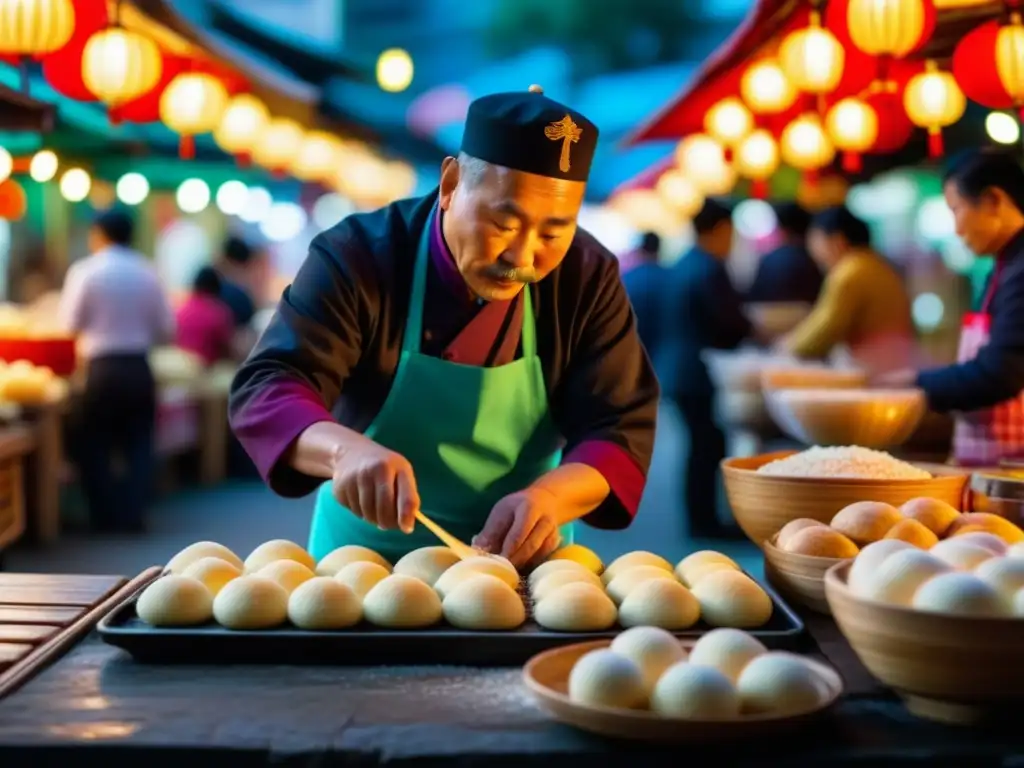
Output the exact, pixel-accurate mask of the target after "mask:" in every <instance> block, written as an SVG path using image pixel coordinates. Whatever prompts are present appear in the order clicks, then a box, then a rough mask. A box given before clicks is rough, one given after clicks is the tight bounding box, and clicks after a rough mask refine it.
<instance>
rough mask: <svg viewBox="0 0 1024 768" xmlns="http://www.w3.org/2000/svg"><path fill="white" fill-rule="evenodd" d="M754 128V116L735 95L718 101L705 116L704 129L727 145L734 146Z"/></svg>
mask: <svg viewBox="0 0 1024 768" xmlns="http://www.w3.org/2000/svg"><path fill="white" fill-rule="evenodd" d="M753 129H754V116H753V115H752V114H750V110H749V109H747V107H746V105H745V104H744V103H743V102H742V101H740V100H739V99H737V98H736V97H735V96H729V97H727V98H724V99H722V100H721V101H719V102H718V103H716V104H715V105H714V106H713V107H711V109H709V110H708V112H707V114H706V115H705V116H704V130H705V131H707V132H708V135H709V136H711V137H712V138H715V139H717V140H718V141H719V142H721V143H722V144H724V145H725V146H727V147H734V146H736V145H737V144H738V143H740V142H741V141H743V139H745V138H746V137H747V134H749V133H750V132H751V131H752V130H753Z"/></svg>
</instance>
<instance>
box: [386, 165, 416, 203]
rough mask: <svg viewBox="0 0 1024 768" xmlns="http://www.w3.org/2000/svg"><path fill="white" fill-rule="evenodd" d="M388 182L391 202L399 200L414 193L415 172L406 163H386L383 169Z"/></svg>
mask: <svg viewBox="0 0 1024 768" xmlns="http://www.w3.org/2000/svg"><path fill="white" fill-rule="evenodd" d="M384 174H385V176H386V177H387V180H388V189H389V192H390V197H391V200H401V199H403V198H406V197H409V195H411V194H412V193H413V192H415V191H416V181H417V179H416V171H415V170H413V168H412V166H410V165H409V164H408V163H403V162H401V161H399V160H395V161H393V162H390V163H388V164H387V165H386V166H385V168H384Z"/></svg>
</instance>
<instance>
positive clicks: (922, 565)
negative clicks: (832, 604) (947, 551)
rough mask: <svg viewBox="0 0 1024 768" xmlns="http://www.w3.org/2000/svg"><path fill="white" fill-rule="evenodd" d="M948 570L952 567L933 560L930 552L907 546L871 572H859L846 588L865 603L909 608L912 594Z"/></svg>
mask: <svg viewBox="0 0 1024 768" xmlns="http://www.w3.org/2000/svg"><path fill="white" fill-rule="evenodd" d="M864 551H865V552H866V551H867V550H866V549H865V550H864ZM859 560H860V558H858V561H859ZM855 565H856V563H855ZM950 570H952V566H951V565H950V564H949V563H947V562H945V561H944V560H940V559H939V558H937V557H935V555H933V554H932V553H931V552H924V551H922V550H920V549H916V548H914V547H909V546H908V547H907V548H906V549H903V550H900V551H898V552H893V553H892V554H891V555H889V556H888V557H887V558H885V559H884V560H883V561H882V562H881V564H880V565H879V566H878V567H877V568H875V569H874V570H872V571H867V572H865V573H863V574H862V575H861V576H860V578H859V579H858V581H857V582H856V583H855V584H851V585H850V588H851V589H852V590H853V592H854V594H857V595H859V596H860V597H864V598H867V599H869V600H878V601H880V602H883V603H890V604H893V605H910V603H911V601H912V600H913V599H914V593H915V592H917V590H918V588H919V587H920V586H921V585H922V584H924V583H925V582H926V581H928V580H929V579H930V578H932V577H934V576H938V575H939V574H940V573H946V572H947V571H950Z"/></svg>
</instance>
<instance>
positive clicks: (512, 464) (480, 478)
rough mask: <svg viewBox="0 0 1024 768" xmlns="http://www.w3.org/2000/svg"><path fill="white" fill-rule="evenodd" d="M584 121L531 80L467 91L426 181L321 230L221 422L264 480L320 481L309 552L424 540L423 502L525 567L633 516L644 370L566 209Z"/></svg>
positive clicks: (586, 155) (649, 399)
mask: <svg viewBox="0 0 1024 768" xmlns="http://www.w3.org/2000/svg"><path fill="white" fill-rule="evenodd" d="M597 133H598V131H597V128H596V126H594V125H593V124H592V123H591V122H590V121H588V120H587V119H586V118H585V117H583V116H582V115H580V114H579V113H577V112H575V111H573V110H571V109H569V108H567V107H565V106H563V105H561V104H559V103H558V102H555V101H553V100H551V99H549V98H547V97H546V96H544V95H543V93H542V92H541V91H540V89H539V88H536V87H531V89H530V90H529V91H528V92H519V93H504V94H496V95H492V96H487V97H484V98H481V99H479V100H477V101H475V102H473V104H471V105H470V108H469V113H468V115H467V119H466V126H465V131H464V136H463V141H462V149H461V152H460V153H459V155H458V157H448V158H445V160H444V162H443V164H442V166H441V181H440V186H439V188H438V190H436V191H435V192H433V193H432V194H430V195H428V196H426V197H424V198H419V199H413V200H403V201H399V202H396V203H392V204H391V205H388V206H386V207H385V208H383V209H381V210H379V211H376V212H373V213H368V214H362V215H355V216H350V217H348V218H346V219H345V220H344V221H342V222H341V223H339V224H338V225H336V226H335V227H333V228H331V229H329V230H327V231H326V232H323V233H321V234H320V235H319V236H317V237H316V238H315V239H314V241H313V243H312V245H311V246H310V252H309V256H308V258H307V259H306V261H305V263H304V264H303V265H302V267H301V269H300V270H299V272H298V274H297V275H296V277H295V280H294V282H293V283H292V284H291V286H290V287H289V288H288V289H287V290H286V291H285V293H284V295H283V297H282V299H281V301H280V303H279V305H278V308H277V311H276V313H275V315H274V317H273V319H272V320H271V321H270V324H269V327H268V328H267V330H266V331H265V332H264V334H263V336H262V337H261V339H260V340H259V342H258V343H257V345H256V348H255V349H254V350H253V352H252V354H251V355H250V356H249V359H248V360H247V361H246V362H245V364H244V365H243V366H242V368H241V370H240V371H239V372H238V375H237V377H236V379H235V382H234V386H233V388H232V393H231V424H232V427H233V429H234V431H235V434H237V435H238V437H239V439H240V440H241V442H242V444H243V445H244V446H245V447H246V450H247V451H248V452H249V454H250V456H251V457H252V458H253V460H254V462H255V463H256V465H257V467H258V468H259V469H260V472H261V474H262V475H263V477H264V478H265V480H266V481H267V483H268V484H269V485H270V487H271V488H272V489H273V490H274V491H276V492H277V493H279V494H281V495H283V496H302V495H305V494H308V493H310V492H312V491H314V490H317V489H319V491H318V495H317V502H316V509H315V514H314V519H313V528H312V531H311V534H310V542H309V548H310V551H311V552H312V554H313V555H314V556H315V557H318V558H319V557H323V556H324V555H325V554H327V553H328V552H330V551H331V550H333V549H335V548H336V547H339V546H342V545H345V544H361V545H363V546H366V547H370V548H372V549H374V550H376V551H378V552H380V553H381V554H383V555H384V556H385V557H388V558H390V559H395V558H398V557H401V556H402V555H403V554H405V553H406V552H409V551H411V550H413V549H417V548H419V547H422V546H427V545H432V544H436V543H437V541H436V539H435V538H433V536H432V534H431V533H430V532H429V531H428V530H426V529H425V528H424V527H423V526H421V525H416V523H415V513H417V512H418V511H422V512H423V513H424V514H425V515H427V516H428V517H430V518H432V519H433V520H435V521H436V522H437V523H438V524H440V525H441V526H442V527H444V528H446V529H447V530H449V531H450V532H451V533H453V534H454V535H456V536H458V537H459V538H461V539H462V540H463V541H470V540H472V541H473V543H474V544H475V545H476V546H478V547H480V548H481V549H485V550H487V551H490V552H495V553H501V554H503V555H504V556H506V557H508V558H509V559H511V560H512V562H513V563H515V564H516V565H518V566H524V565H526V564H528V563H531V562H536V561H537V560H539V559H540V558H543V557H544V556H546V555H547V554H549V553H550V552H551V551H552V550H553V549H554V548H556V547H557V546H558V545H559V544H560V543H566V542H568V541H571V539H572V527H573V523H574V521H576V520H579V519H585V520H586V521H587V522H589V523H591V524H592V525H595V526H600V527H605V528H623V527H625V526H627V525H629V523H630V521H631V520H632V517H633V515H634V514H635V513H636V509H637V505H638V503H639V501H640V495H641V493H642V491H643V488H644V485H645V482H646V475H647V469H648V466H649V463H650V458H651V451H652V449H653V444H654V428H655V419H656V412H657V400H658V384H657V380H656V379H655V376H654V373H653V370H652V368H651V365H650V363H649V361H648V359H647V357H646V355H645V354H644V351H643V348H642V346H641V344H640V341H639V338H638V337H637V333H636V325H635V320H634V318H633V314H632V312H631V310H630V306H629V300H628V299H627V297H626V293H625V290H624V288H623V286H622V282H621V280H620V279H619V273H618V266H617V262H616V259H615V257H614V256H613V255H612V254H611V253H609V252H608V251H607V250H606V249H605V248H604V247H602V246H601V245H600V244H599V243H598V242H597V241H596V240H595V239H594V238H593V237H592V236H591V235H589V234H588V233H586V232H584V231H582V230H580V229H578V227H577V224H576V219H577V215H578V214H579V211H580V206H581V204H582V202H583V196H584V191H585V188H586V181H587V177H588V174H589V172H590V166H591V162H592V160H593V157H594V150H595V147H596V145H597ZM524 289H525V290H524Z"/></svg>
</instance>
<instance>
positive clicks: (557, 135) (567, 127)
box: [544, 115, 583, 173]
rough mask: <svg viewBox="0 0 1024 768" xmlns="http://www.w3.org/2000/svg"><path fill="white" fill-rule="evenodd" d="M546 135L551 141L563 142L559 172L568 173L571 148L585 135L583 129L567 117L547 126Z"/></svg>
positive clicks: (559, 159)
mask: <svg viewBox="0 0 1024 768" xmlns="http://www.w3.org/2000/svg"><path fill="white" fill-rule="evenodd" d="M544 135H545V136H547V137H548V138H549V139H550V140H551V141H561V142H562V154H561V155H560V156H559V158H558V170H560V171H561V172H562V173H568V172H569V167H570V166H569V146H570V145H571V144H573V143H574V142H577V141H579V140H580V136H582V135H583V129H582V128H580V127H579V126H578V125H576V123H574V122H573V121H572V118H571V117H569V116H568V115H566V116H565V117H563V118H562V119H561V120H558V121H556V122H554V123H551V125H549V126H547V127H546V128H545V129H544Z"/></svg>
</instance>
